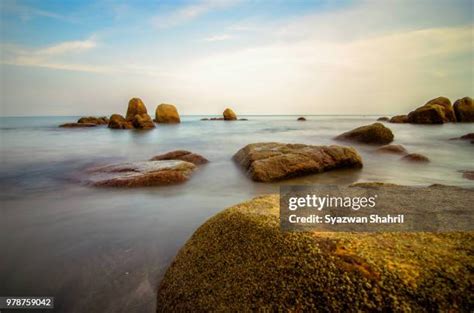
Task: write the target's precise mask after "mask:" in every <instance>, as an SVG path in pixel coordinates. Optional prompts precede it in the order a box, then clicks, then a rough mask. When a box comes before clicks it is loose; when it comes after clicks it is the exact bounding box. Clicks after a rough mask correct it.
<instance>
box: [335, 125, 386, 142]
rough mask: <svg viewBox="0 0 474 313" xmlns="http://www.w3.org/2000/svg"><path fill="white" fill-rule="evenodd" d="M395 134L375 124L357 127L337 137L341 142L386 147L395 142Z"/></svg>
mask: <svg viewBox="0 0 474 313" xmlns="http://www.w3.org/2000/svg"><path fill="white" fill-rule="evenodd" d="M393 138H394V136H393V133H392V131H391V130H390V128H388V127H385V126H384V125H383V124H382V123H378V122H377V123H373V124H370V125H365V126H361V127H357V128H355V129H353V130H351V131H348V132H345V133H343V134H341V135H339V136H337V137H336V139H339V140H349V141H357V142H361V143H368V144H382V145H386V144H389V143H391V142H392V141H393Z"/></svg>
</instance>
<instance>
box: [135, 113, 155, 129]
mask: <svg viewBox="0 0 474 313" xmlns="http://www.w3.org/2000/svg"><path fill="white" fill-rule="evenodd" d="M131 122H132V125H133V127H135V128H137V129H151V128H155V123H153V120H152V119H151V117H150V115H148V114H146V113H144V114H137V115H135V117H134V118H133V119H132V120H131Z"/></svg>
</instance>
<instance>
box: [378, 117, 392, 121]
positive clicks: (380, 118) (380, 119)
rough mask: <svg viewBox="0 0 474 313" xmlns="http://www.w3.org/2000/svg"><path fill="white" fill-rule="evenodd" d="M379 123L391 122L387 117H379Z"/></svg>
mask: <svg viewBox="0 0 474 313" xmlns="http://www.w3.org/2000/svg"><path fill="white" fill-rule="evenodd" d="M377 121H380V122H388V121H390V118H389V117H387V116H382V117H379V118H378V119H377Z"/></svg>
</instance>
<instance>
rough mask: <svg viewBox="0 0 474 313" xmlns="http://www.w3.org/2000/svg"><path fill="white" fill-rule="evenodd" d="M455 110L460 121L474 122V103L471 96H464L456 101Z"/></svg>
mask: <svg viewBox="0 0 474 313" xmlns="http://www.w3.org/2000/svg"><path fill="white" fill-rule="evenodd" d="M454 112H455V114H456V118H457V121H458V122H470V123H472V122H474V104H473V103H472V98H471V97H464V98H462V99H458V100H456V102H454Z"/></svg>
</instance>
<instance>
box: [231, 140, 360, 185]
mask: <svg viewBox="0 0 474 313" xmlns="http://www.w3.org/2000/svg"><path fill="white" fill-rule="evenodd" d="M234 160H235V161H236V162H237V163H239V164H240V165H241V166H242V167H243V168H244V169H245V170H246V172H247V174H248V175H249V176H250V177H251V178H252V179H253V180H254V181H260V182H270V181H277V180H283V179H288V178H292V177H297V176H304V175H310V174H316V173H321V172H325V171H328V170H332V169H337V168H344V167H348V168H361V167H362V159H361V157H360V155H359V154H358V153H357V151H356V150H355V149H354V148H349V147H342V146H336V145H333V146H310V145H303V144H284V143H276V142H262V143H254V144H249V145H247V146H245V147H244V148H242V149H240V150H239V151H238V152H237V153H236V154H235V155H234Z"/></svg>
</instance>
